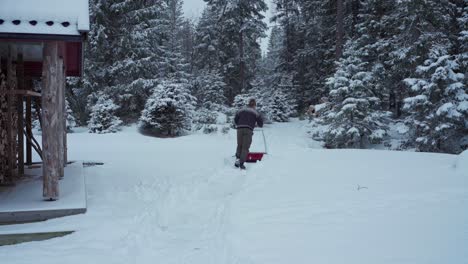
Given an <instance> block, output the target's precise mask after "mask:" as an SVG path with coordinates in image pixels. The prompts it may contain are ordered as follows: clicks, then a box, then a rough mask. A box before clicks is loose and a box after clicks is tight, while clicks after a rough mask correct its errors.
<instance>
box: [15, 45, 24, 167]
mask: <svg viewBox="0 0 468 264" xmlns="http://www.w3.org/2000/svg"><path fill="white" fill-rule="evenodd" d="M16 77H17V89H18V90H23V89H24V60H23V54H22V53H19V54H18V58H17V60H16ZM17 109H18V113H17V114H18V119H17V121H18V129H17V138H18V149H17V151H18V175H20V176H22V175H24V133H23V130H24V98H23V96H22V95H18V96H17Z"/></svg>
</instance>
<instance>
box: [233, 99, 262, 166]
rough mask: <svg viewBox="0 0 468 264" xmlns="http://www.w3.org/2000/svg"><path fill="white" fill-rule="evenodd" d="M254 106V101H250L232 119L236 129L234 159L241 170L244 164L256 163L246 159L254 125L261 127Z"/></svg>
mask: <svg viewBox="0 0 468 264" xmlns="http://www.w3.org/2000/svg"><path fill="white" fill-rule="evenodd" d="M256 105H257V103H256V102H255V99H250V101H249V104H248V106H247V107H245V108H243V109H241V110H239V111H238V112H237V113H236V116H235V117H234V123H235V125H236V127H237V150H236V158H238V159H239V162H240V163H239V165H240V167H241V168H242V167H243V165H244V162H247V161H248V162H256V161H257V159H250V160H249V159H248V158H249V149H250V145H251V144H252V136H253V130H254V128H255V125H256V124H257V125H258V126H259V127H263V118H262V116H261V115H260V114H259V113H258V112H257V110H255V107H256ZM250 157H252V156H250ZM256 157H257V156H256ZM262 157H263V155H262ZM254 158H255V157H254ZM260 160H261V158H260Z"/></svg>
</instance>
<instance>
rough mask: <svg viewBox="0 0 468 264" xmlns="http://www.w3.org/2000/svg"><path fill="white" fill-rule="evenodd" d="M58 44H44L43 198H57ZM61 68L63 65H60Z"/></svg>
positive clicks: (58, 150) (52, 42)
mask: <svg viewBox="0 0 468 264" xmlns="http://www.w3.org/2000/svg"><path fill="white" fill-rule="evenodd" d="M58 55H59V43H58V42H57V41H51V42H46V43H45V44H44V56H43V58H44V59H43V60H44V61H43V68H42V149H43V166H42V167H43V177H44V186H43V187H44V188H43V197H44V199H45V200H52V201H53V200H57V199H58V198H59V177H60V174H59V173H60V167H61V166H60V165H63V164H60V163H59V162H60V157H59V156H60V148H59V142H58V140H57V139H58V138H59V137H62V134H60V133H59V129H60V128H59V126H60V123H61V122H60V121H61V120H59V116H58V113H59V112H60V111H61V108H59V90H60V84H59V81H60V80H59V78H60V76H59V75H60V73H59V71H61V65H60V62H59V56H58ZM62 67H63V66H62Z"/></svg>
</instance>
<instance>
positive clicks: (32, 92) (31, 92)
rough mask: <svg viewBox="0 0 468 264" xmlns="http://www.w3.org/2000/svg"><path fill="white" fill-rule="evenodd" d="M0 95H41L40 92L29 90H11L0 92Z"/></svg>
mask: <svg viewBox="0 0 468 264" xmlns="http://www.w3.org/2000/svg"><path fill="white" fill-rule="evenodd" d="M0 95H22V96H28V97H41V93H38V92H34V91H30V90H12V91H3V92H0Z"/></svg>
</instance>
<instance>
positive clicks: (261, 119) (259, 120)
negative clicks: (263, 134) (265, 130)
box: [257, 113, 263, 127]
mask: <svg viewBox="0 0 468 264" xmlns="http://www.w3.org/2000/svg"><path fill="white" fill-rule="evenodd" d="M257 124H258V126H259V127H263V117H262V115H261V114H260V113H258V114H257Z"/></svg>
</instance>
